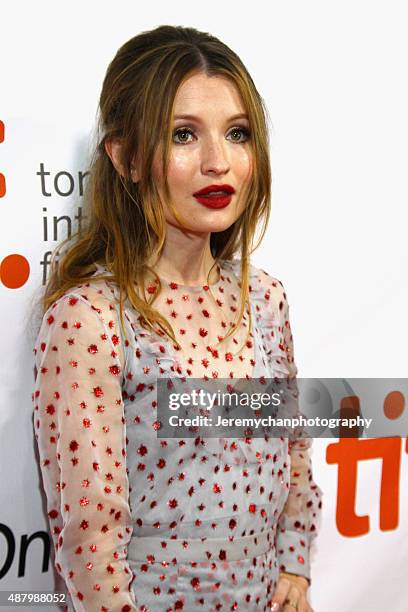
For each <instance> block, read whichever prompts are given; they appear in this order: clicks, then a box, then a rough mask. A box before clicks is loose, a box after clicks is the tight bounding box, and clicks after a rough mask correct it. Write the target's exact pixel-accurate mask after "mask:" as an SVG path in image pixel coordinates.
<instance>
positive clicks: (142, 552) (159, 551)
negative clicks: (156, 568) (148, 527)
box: [128, 529, 275, 563]
mask: <svg viewBox="0 0 408 612" xmlns="http://www.w3.org/2000/svg"><path fill="white" fill-rule="evenodd" d="M274 545H275V529H268V530H265V531H262V532H259V533H255V534H253V535H248V536H242V537H234V538H233V539H232V536H231V537H227V538H177V539H174V538H161V537H160V536H132V538H131V540H130V542H129V545H128V559H129V560H130V561H146V562H147V563H154V562H155V561H173V562H174V563H178V562H180V561H197V562H200V561H239V560H240V559H247V558H251V557H256V556H258V555H261V554H263V553H265V552H267V551H268V550H270V549H271V548H273V547H274Z"/></svg>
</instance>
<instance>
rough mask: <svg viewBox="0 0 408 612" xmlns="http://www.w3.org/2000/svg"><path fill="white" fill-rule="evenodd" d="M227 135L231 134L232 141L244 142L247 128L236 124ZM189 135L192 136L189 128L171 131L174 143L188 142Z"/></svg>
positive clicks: (247, 134) (246, 138) (247, 132)
mask: <svg viewBox="0 0 408 612" xmlns="http://www.w3.org/2000/svg"><path fill="white" fill-rule="evenodd" d="M228 135H232V141H233V142H238V143H241V142H246V141H247V140H248V139H249V130H248V129H247V128H244V127H239V126H237V127H234V128H232V129H231V130H230V132H229V134H228ZM190 136H193V132H192V130H190V128H183V127H182V128H177V129H176V130H174V132H173V142H174V143H176V144H188V143H189V142H191V140H189V137H190Z"/></svg>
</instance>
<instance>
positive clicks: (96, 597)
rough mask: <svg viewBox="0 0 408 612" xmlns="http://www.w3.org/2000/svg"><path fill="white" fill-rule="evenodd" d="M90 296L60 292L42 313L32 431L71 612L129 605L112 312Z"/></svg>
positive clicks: (127, 519) (117, 351)
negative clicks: (70, 602) (71, 605)
mask: <svg viewBox="0 0 408 612" xmlns="http://www.w3.org/2000/svg"><path fill="white" fill-rule="evenodd" d="M88 295H89V293H88ZM95 296H96V297H95V298H94V299H92V300H88V298H87V297H86V296H84V295H80V294H69V295H65V296H63V298H61V299H60V300H59V301H58V302H56V303H54V304H53V306H52V307H51V308H50V309H49V310H48V311H47V313H46V315H45V316H44V319H43V322H42V326H41V329H40V332H39V335H38V338H37V342H36V347H35V350H34V352H35V355H36V371H37V374H36V381H35V388H34V393H33V402H34V430H35V435H36V439H37V443H38V449H39V455H40V468H41V473H42V479H43V484H44V489H45V493H46V496H47V511H48V519H49V524H50V530H51V534H52V537H53V542H54V548H55V563H56V568H57V570H58V572H59V573H60V574H61V575H62V577H63V578H64V580H65V582H66V585H67V587H68V590H69V592H70V595H71V598H72V602H73V605H74V607H75V610H80V611H85V610H86V612H92V611H93V610H95V611H96V610H98V611H100V610H103V609H105V608H106V609H107V610H118V611H121V612H129V611H130V610H136V605H135V599H134V595H133V591H132V590H131V586H130V584H131V581H132V578H133V576H132V572H131V570H130V567H129V565H128V563H127V549H126V546H127V544H128V542H129V540H130V537H131V534H132V521H131V514H130V509H129V505H128V493H129V484H128V477H127V471H126V439H125V419H124V410H123V401H122V394H121V377H122V364H123V352H122V347H121V345H120V334H119V333H118V322H117V315H116V311H115V310H114V309H113V307H110V306H109V301H108V300H107V299H106V298H103V297H100V296H98V295H97V293H96V292H95ZM120 357H122V359H120Z"/></svg>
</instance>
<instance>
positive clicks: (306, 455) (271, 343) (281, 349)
mask: <svg viewBox="0 0 408 612" xmlns="http://www.w3.org/2000/svg"><path fill="white" fill-rule="evenodd" d="M255 287H256V289H257V293H258V295H259V294H261V298H262V300H263V305H264V310H263V311H262V312H261V318H262V325H263V329H264V334H265V336H266V337H265V342H266V348H267V357H268V360H269V363H270V366H271V372H272V373H273V376H276V377H279V378H285V379H286V380H288V381H289V383H290V385H289V386H290V388H291V389H293V390H294V391H293V398H294V405H295V406H297V410H298V409H299V406H298V400H297V385H296V376H297V367H296V364H295V360H294V344H293V337H292V332H291V327H290V321H289V305H288V300H287V296H286V293H285V290H284V287H283V285H282V283H281V282H280V281H278V280H277V279H275V278H273V277H271V276H270V275H269V274H267V273H266V272H264V271H261V278H259V280H258V286H255ZM295 433H296V432H295ZM311 446H312V439H311V438H302V437H299V436H298V437H296V435H295V437H294V439H289V440H288V447H289V458H290V487H289V493H288V497H287V500H286V503H285V506H284V508H283V511H282V513H281V515H280V517H279V521H278V526H277V541H276V543H277V555H278V561H279V567H280V570H281V571H286V572H290V573H293V574H299V575H302V576H304V577H306V578H307V579H308V580H309V582H311V576H310V559H309V553H310V547H311V544H312V541H313V540H314V538H315V537H316V535H317V531H318V523H319V520H320V516H321V507H322V501H321V500H322V491H321V489H320V488H319V487H318V486H317V484H316V483H315V482H314V480H313V473H312V462H311V456H310V451H311Z"/></svg>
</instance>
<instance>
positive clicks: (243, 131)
mask: <svg viewBox="0 0 408 612" xmlns="http://www.w3.org/2000/svg"><path fill="white" fill-rule="evenodd" d="M230 134H233V135H234V138H233V140H234V141H235V142H245V141H247V140H248V138H249V130H248V129H247V128H244V127H234V128H232V130H231V131H230ZM235 135H238V136H243V138H240V139H239V140H238V138H236V137H235Z"/></svg>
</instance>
